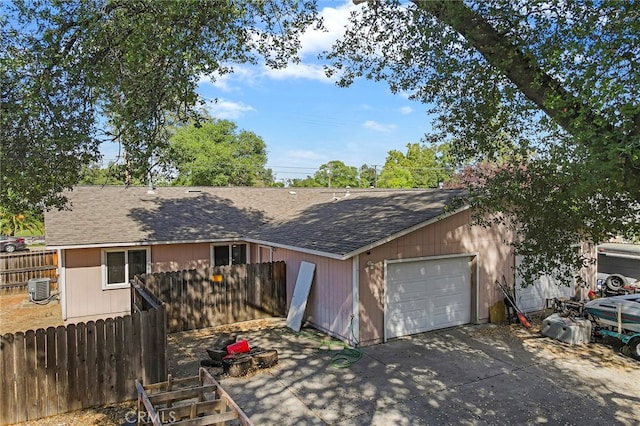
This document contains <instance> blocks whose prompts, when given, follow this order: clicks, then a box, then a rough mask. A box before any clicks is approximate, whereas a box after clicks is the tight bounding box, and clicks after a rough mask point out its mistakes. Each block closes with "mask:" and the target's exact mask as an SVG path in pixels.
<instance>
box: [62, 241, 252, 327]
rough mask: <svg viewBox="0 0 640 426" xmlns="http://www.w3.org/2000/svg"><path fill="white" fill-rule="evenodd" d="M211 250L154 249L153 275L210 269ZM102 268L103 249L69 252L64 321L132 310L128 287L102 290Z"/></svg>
mask: <svg viewBox="0 0 640 426" xmlns="http://www.w3.org/2000/svg"><path fill="white" fill-rule="evenodd" d="M250 246H254V244H251V245H250ZM210 247H211V245H210V244H209V243H196V244H166V245H157V246H151V261H150V262H151V272H152V273H158V272H168V271H179V270H189V269H204V268H207V267H209V266H210V255H211V252H210ZM250 250H251V248H250ZM101 265H102V249H100V248H89V249H77V250H65V265H64V266H65V270H64V273H65V293H66V295H65V297H66V315H65V318H64V319H65V320H66V322H67V323H73V322H79V321H89V320H97V319H100V318H107V317H110V316H118V315H125V314H126V313H128V312H130V311H131V300H130V299H131V297H130V294H129V289H128V288H121V289H107V290H105V289H103V288H102V269H101V268H102V266H101ZM63 314H64V313H63Z"/></svg>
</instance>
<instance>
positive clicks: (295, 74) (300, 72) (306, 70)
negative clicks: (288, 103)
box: [262, 64, 333, 83]
mask: <svg viewBox="0 0 640 426" xmlns="http://www.w3.org/2000/svg"><path fill="white" fill-rule="evenodd" d="M262 75H264V76H266V77H269V78H272V79H274V80H284V79H289V78H305V79H307V80H316V81H320V82H323V83H331V82H332V81H333V80H331V79H329V78H328V77H327V76H326V75H325V73H324V69H323V68H322V66H320V65H317V64H290V65H288V66H287V67H286V68H282V69H272V68H269V67H263V69H262Z"/></svg>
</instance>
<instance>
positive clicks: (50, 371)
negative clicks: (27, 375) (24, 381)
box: [45, 327, 59, 416]
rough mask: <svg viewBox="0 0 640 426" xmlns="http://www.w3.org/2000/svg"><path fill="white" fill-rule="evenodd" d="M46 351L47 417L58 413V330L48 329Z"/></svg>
mask: <svg viewBox="0 0 640 426" xmlns="http://www.w3.org/2000/svg"><path fill="white" fill-rule="evenodd" d="M46 338H47V340H46V345H45V351H46V353H47V358H46V359H47V367H46V372H47V403H46V415H47V416H52V415H54V414H57V413H59V411H58V391H57V389H56V329H55V328H54V327H49V328H47V336H46Z"/></svg>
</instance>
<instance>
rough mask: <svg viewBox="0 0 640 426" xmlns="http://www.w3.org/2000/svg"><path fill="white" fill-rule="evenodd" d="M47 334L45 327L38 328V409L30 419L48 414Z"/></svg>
mask: <svg viewBox="0 0 640 426" xmlns="http://www.w3.org/2000/svg"><path fill="white" fill-rule="evenodd" d="M46 344H47V334H46V331H45V330H44V329H43V328H39V329H37V330H36V378H37V381H38V387H37V391H36V392H37V400H36V403H37V407H38V408H37V410H36V413H35V416H34V417H30V419H39V418H41V417H45V416H46V415H47V401H48V399H47V390H48V385H47V352H46Z"/></svg>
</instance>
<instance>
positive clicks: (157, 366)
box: [0, 306, 167, 424]
mask: <svg viewBox="0 0 640 426" xmlns="http://www.w3.org/2000/svg"><path fill="white" fill-rule="evenodd" d="M136 323H137V325H136ZM142 328H145V329H147V328H148V331H149V332H148V333H141V332H140V330H141V329H142ZM166 336H167V335H166V311H165V309H164V307H163V306H159V307H158V308H154V309H151V310H150V311H148V312H142V313H140V314H135V315H133V316H127V317H125V318H116V319H115V320H114V319H107V320H106V321H104V320H99V321H97V322H93V321H91V322H89V323H87V324H84V323H79V324H76V325H73V324H71V325H68V326H66V327H63V326H59V327H57V328H54V327H49V328H48V329H47V330H46V331H45V330H43V329H38V330H36V331H33V330H29V331H27V332H26V333H22V332H20V333H16V334H5V335H4V336H0V407H2V409H0V424H9V423H15V422H19V421H26V420H36V419H39V418H42V417H47V416H51V415H54V414H58V413H62V412H66V411H71V410H76V409H82V408H88V407H92V406H96V405H104V404H106V403H112V402H119V401H124V400H128V399H131V398H133V397H135V394H136V391H135V388H134V386H133V383H134V378H136V377H146V380H147V381H148V382H149V383H151V382H154V381H155V382H161V381H164V380H166V373H167V366H166V360H167V356H166ZM143 348H144V350H145V353H146V356H145V363H146V364H144V365H143V364H142V361H141V356H140V354H141V353H142V350H143ZM141 370H144V371H147V372H149V374H142V373H141Z"/></svg>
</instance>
